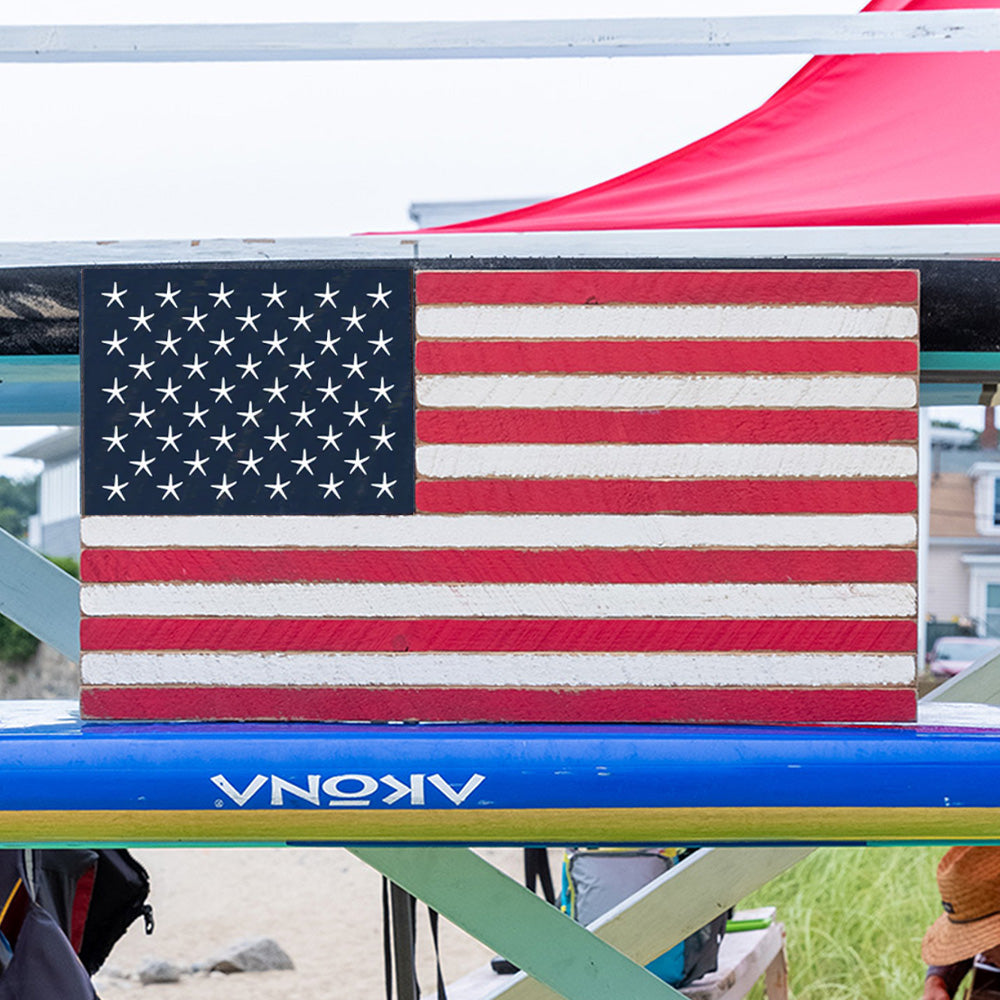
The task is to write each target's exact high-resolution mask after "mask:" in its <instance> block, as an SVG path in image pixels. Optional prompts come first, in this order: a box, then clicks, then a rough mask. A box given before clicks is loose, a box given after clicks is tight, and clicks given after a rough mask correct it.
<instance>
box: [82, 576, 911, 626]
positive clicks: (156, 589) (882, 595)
mask: <svg viewBox="0 0 1000 1000" xmlns="http://www.w3.org/2000/svg"><path fill="white" fill-rule="evenodd" d="M80 606H81V609H82V611H83V613H84V614H86V615H113V616H118V615H122V616H132V615H144V616H147V615H148V616H154V617H171V616H174V615H188V616H207V617H213V618H215V617H223V618H242V617H248V618H300V617H301V618H334V617H335V618H381V617H384V616H385V615H387V614H391V615H395V616H399V617H404V618H409V617H413V618H421V617H437V616H441V617H446V618H478V617H496V618H507V617H518V618H520V617H529V618H646V617H650V618H871V617H880V616H900V615H912V614H914V611H915V591H914V588H913V587H912V586H911V585H910V584H908V583H905V584H896V583H835V584H790V583H773V584H772V583H750V584H716V583H712V584H698V583H655V584H603V585H602V586H600V587H595V586H593V585H592V584H586V583H551V584H549V583H523V584H494V583H485V584H479V583H476V584H422V583H416V584H412V583H305V584H303V583H268V584H225V583H221V584H216V583H210V584H203V583H187V584H174V583H126V584H84V585H83V587H82V589H81V595H80Z"/></svg>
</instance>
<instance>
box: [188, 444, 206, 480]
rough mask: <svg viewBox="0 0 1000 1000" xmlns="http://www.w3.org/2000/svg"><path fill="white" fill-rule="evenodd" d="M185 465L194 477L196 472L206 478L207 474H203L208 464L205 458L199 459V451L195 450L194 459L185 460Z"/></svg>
mask: <svg viewBox="0 0 1000 1000" xmlns="http://www.w3.org/2000/svg"><path fill="white" fill-rule="evenodd" d="M184 464H185V465H190V466H191V474H192V475H194V473H196V472H200V473H201V474H202V475H203V476H207V475H208V473H207V472H205V466H206V465H207V464H208V459H207V458H202V457H201V449H200V448H196V449H195V452H194V458H185V459H184Z"/></svg>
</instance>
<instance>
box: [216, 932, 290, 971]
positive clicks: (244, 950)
mask: <svg viewBox="0 0 1000 1000" xmlns="http://www.w3.org/2000/svg"><path fill="white" fill-rule="evenodd" d="M206 964H207V966H208V968H209V969H210V970H211V971H212V972H224V973H226V974H227V975H228V974H229V973H231V972H270V971H272V970H274V969H294V968H295V965H294V963H293V962H292V960H291V959H290V958H289V957H288V954H287V953H286V952H285V951H284V949H282V947H281V946H280V945H279V944H278V943H277V941H274V940H273V939H272V938H254V939H253V940H250V941H240V942H239V943H238V944H234V945H232V946H231V947H230V948H228V949H226V951H224V952H222V953H221V954H219V955H216V956H215V957H214V958H211V959H209V961H208V962H207V963H206Z"/></svg>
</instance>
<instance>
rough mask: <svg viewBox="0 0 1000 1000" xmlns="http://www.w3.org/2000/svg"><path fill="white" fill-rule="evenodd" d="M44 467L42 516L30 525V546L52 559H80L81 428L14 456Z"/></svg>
mask: <svg viewBox="0 0 1000 1000" xmlns="http://www.w3.org/2000/svg"><path fill="white" fill-rule="evenodd" d="M12 457H14V458H34V459H37V460H39V461H41V462H42V463H43V466H42V472H41V475H40V476H39V477H38V513H37V514H34V515H32V517H31V518H30V519H29V521H28V544H29V545H30V546H32V548H35V549H38V550H39V551H40V552H44V553H45V554H46V555H49V556H72V557H73V558H79V556H80V428H79V427H70V428H65V429H61V430H58V431H56V432H55V433H54V434H50V435H49V436H48V437H44V438H42V439H41V440H40V441H35V442H34V443H33V444H29V445H26V446H25V447H24V448H21V449H20V450H19V451H15V452H12Z"/></svg>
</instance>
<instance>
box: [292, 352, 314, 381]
mask: <svg viewBox="0 0 1000 1000" xmlns="http://www.w3.org/2000/svg"><path fill="white" fill-rule="evenodd" d="M314 364H316V362H315V361H306V356H305V355H304V354H300V355H299V360H298V361H297V362H295V363H294V364H291V365H289V366H288V367H289V368H294V369H295V378H298V377H299V376H300V375H305V377H306V378H312V375H310V374H309V369H310V368H312V366H313V365H314Z"/></svg>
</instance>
